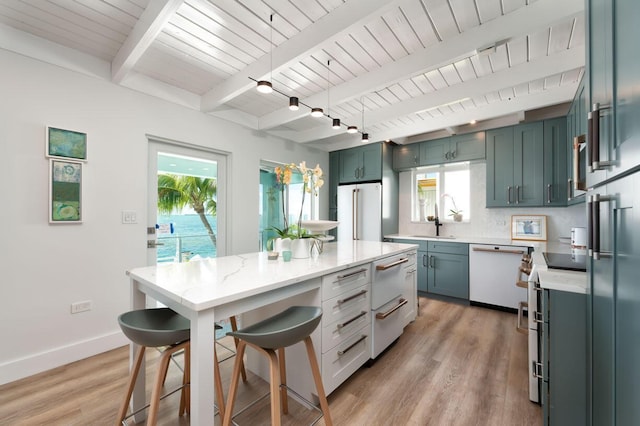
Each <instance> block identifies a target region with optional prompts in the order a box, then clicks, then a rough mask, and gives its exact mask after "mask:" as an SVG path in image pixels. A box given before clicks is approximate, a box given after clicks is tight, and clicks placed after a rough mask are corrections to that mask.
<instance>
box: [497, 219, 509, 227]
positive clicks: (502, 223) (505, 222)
mask: <svg viewBox="0 0 640 426" xmlns="http://www.w3.org/2000/svg"><path fill="white" fill-rule="evenodd" d="M506 225H507V221H506V220H496V226H506Z"/></svg>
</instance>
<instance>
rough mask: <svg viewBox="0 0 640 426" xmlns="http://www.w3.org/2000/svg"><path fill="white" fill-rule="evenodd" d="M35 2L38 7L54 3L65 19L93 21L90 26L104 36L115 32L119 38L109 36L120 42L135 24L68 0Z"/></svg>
mask: <svg viewBox="0 0 640 426" xmlns="http://www.w3.org/2000/svg"><path fill="white" fill-rule="evenodd" d="M31 1H32V2H33V1H37V0H31ZM37 3H38V4H39V5H40V7H43V8H44V7H47V5H49V6H50V7H52V6H54V5H55V6H57V7H59V8H60V9H61V10H63V11H64V16H66V17H67V19H70V20H72V19H73V17H74V16H75V17H81V18H85V19H87V20H88V21H90V22H92V23H93V24H92V25H97V26H96V27H93V26H92V28H93V29H94V30H96V31H98V30H99V31H100V32H101V33H102V34H104V35H105V36H109V34H110V33H117V34H118V35H119V37H121V39H118V38H115V37H113V36H110V37H111V38H114V39H117V40H119V41H120V43H122V42H123V41H124V40H125V38H126V37H127V34H129V32H130V31H131V29H132V28H133V25H135V21H134V22H133V24H131V25H129V24H127V23H125V22H123V21H120V20H118V19H116V18H113V17H111V16H109V15H105V14H103V13H99V12H97V11H95V10H94V9H90V8H88V7H86V6H84V5H81V4H80V3H76V2H68V1H64V0H50V2H48V3H44V2H42V1H37ZM104 29H106V32H102V31H105V30H104Z"/></svg>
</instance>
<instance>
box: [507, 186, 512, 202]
mask: <svg viewBox="0 0 640 426" xmlns="http://www.w3.org/2000/svg"><path fill="white" fill-rule="evenodd" d="M507 204H511V187H510V186H507Z"/></svg>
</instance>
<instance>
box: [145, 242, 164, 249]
mask: <svg viewBox="0 0 640 426" xmlns="http://www.w3.org/2000/svg"><path fill="white" fill-rule="evenodd" d="M163 245H164V243H159V242H158V241H156V240H147V248H156V247H158V246H163Z"/></svg>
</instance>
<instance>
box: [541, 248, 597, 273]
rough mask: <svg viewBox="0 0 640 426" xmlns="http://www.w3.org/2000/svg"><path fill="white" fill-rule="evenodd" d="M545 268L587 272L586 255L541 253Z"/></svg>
mask: <svg viewBox="0 0 640 426" xmlns="http://www.w3.org/2000/svg"><path fill="white" fill-rule="evenodd" d="M542 255H543V256H544V261H545V262H546V263H547V268H551V269H564V270H567V271H580V272H586V271H587V255H586V253H584V254H577V253H575V252H573V253H549V252H543V253H542Z"/></svg>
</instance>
